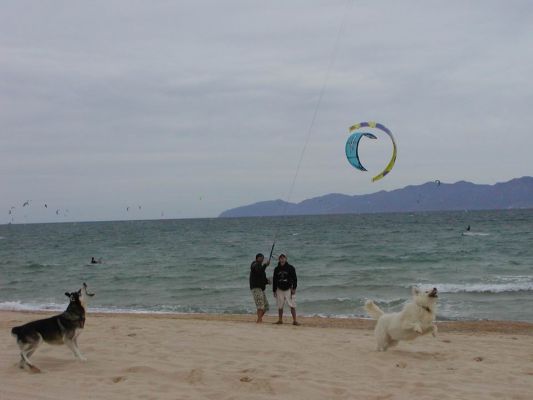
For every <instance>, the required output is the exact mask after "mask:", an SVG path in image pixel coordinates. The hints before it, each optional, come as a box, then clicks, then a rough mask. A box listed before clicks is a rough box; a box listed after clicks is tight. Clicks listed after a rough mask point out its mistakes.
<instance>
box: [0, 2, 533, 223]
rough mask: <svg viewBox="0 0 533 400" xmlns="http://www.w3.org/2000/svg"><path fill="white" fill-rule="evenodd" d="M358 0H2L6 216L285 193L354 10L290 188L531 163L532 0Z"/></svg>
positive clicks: (0, 125)
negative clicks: (351, 156) (383, 132)
mask: <svg viewBox="0 0 533 400" xmlns="http://www.w3.org/2000/svg"><path fill="white" fill-rule="evenodd" d="M350 3H351V0H342V1H340V0H339V1H310V0H302V1H287V0H284V1H249V0H243V1H216V0H213V1H192V0H191V1H181V2H180V1H109V0H105V1H72V0H68V1H37V0H36V1H20V0H16V1H2V6H1V12H0V190H1V196H0V223H5V222H8V221H9V220H10V218H11V216H10V215H8V210H9V208H10V207H11V206H16V207H17V209H16V210H14V211H13V213H14V216H15V217H14V218H15V222H32V221H62V220H103V219H129V218H159V217H160V216H161V212H164V217H165V218H185V217H211V216H216V215H218V214H219V213H220V212H222V211H223V210H225V209H227V208H232V207H236V206H240V205H245V204H248V203H252V202H256V201H261V200H267V199H276V198H286V196H287V192H288V191H289V186H290V184H291V182H292V179H293V176H294V172H295V169H296V165H297V162H298V158H299V156H300V153H301V151H302V148H303V145H304V142H305V139H306V136H307V133H308V129H309V126H310V123H311V118H312V115H313V112H314V108H315V106H316V104H317V100H318V95H319V92H320V89H321V87H322V85H323V84H324V80H325V76H326V71H327V66H328V64H329V62H330V61H331V59H332V54H333V49H334V45H335V39H336V37H337V32H338V31H339V28H340V27H341V22H342V20H343V18H344V17H345V18H346V24H345V25H344V28H343V30H342V32H341V34H340V39H339V43H338V51H337V55H336V57H335V59H334V63H333V67H332V69H331V75H330V79H329V81H328V84H327V86H326V89H325V93H324V97H323V99H322V103H321V106H320V108H319V109H318V114H317V119H316V123H315V125H314V128H313V130H312V132H311V136H310V141H309V146H308V148H307V151H306V153H305V155H304V159H303V163H302V166H301V170H300V174H299V176H298V178H297V180H296V187H295V189H294V195H293V198H292V200H293V201H300V200H303V199H305V198H309V197H312V196H317V195H322V194H326V193H330V192H340V193H347V194H363V193H371V192H375V191H378V190H382V189H385V190H390V189H395V188H400V187H403V186H405V185H409V184H420V183H423V182H426V181H429V180H435V179H440V180H441V181H442V182H456V181H459V180H468V181H473V182H476V183H495V182H499V181H506V180H508V179H511V178H514V177H520V176H524V175H532V174H533V163H532V155H531V154H532V153H531V151H532V149H533V130H532V128H531V127H532V126H533V75H532V71H533V50H532V49H533V3H532V2H530V1H512V0H511V1H482V0H479V1H447V2H444V1H393V0H390V1H375V0H374V1H370V0H369V1H357V0H355V1H354V2H353V7H351V6H350ZM345 14H347V15H345ZM369 120H375V121H379V122H381V123H383V124H385V125H386V126H388V127H389V128H390V129H391V130H392V131H393V133H394V135H395V137H396V140H397V142H398V160H397V163H396V166H395V168H394V169H393V171H392V172H391V173H390V174H389V175H388V176H387V177H385V178H384V179H382V180H381V181H379V182H377V183H372V182H371V177H372V176H374V175H375V174H377V173H378V172H380V171H381V170H382V169H383V168H384V166H385V165H386V164H387V162H388V160H389V158H390V152H391V145H390V141H388V139H387V138H386V137H383V136H380V137H379V138H378V140H372V141H371V140H368V139H367V140H363V141H362V143H361V146H360V147H361V148H360V156H361V158H362V159H363V164H364V165H365V166H366V167H367V169H368V170H369V172H366V173H364V172H360V171H357V170H355V169H353V168H352V167H351V166H350V165H349V164H348V162H347V161H346V159H345V156H344V145H345V142H346V139H347V137H348V136H349V134H348V127H349V126H350V125H351V124H353V123H356V122H361V121H369ZM25 200H32V202H31V203H30V206H29V207H24V208H22V207H21V206H22V203H23V202H24V201H25ZM45 203H46V204H47V205H48V208H47V209H45V208H44V204H45ZM139 205H141V206H142V209H141V210H139V208H138V206H139ZM127 206H130V207H131V208H130V211H129V212H127V211H126V207H127ZM57 209H60V212H59V215H56V213H55V211H56V210H57ZM66 209H68V210H69V212H68V214H65V213H66V211H65V210H66Z"/></svg>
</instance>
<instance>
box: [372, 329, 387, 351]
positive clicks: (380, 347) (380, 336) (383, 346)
mask: <svg viewBox="0 0 533 400" xmlns="http://www.w3.org/2000/svg"><path fill="white" fill-rule="evenodd" d="M375 335H376V341H377V351H387V348H388V347H389V339H388V335H387V334H386V333H384V332H381V331H380V332H375Z"/></svg>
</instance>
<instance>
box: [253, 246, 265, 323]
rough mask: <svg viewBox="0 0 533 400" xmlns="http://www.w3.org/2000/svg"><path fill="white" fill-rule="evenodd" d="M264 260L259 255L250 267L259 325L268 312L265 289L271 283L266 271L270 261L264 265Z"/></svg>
mask: <svg viewBox="0 0 533 400" xmlns="http://www.w3.org/2000/svg"><path fill="white" fill-rule="evenodd" d="M264 259H265V257H264V256H263V255H262V254H261V253H259V254H257V255H256V256H255V261H254V262H252V265H250V290H251V291H252V295H253V297H254V301H255V306H256V308H257V321H256V322H257V323H261V322H263V315H265V313H266V312H267V311H268V300H267V297H266V294H265V288H266V285H268V284H269V283H270V281H269V280H268V279H267V277H266V273H265V269H266V267H268V266H269V264H270V261H267V262H266V263H265V264H263V261H264Z"/></svg>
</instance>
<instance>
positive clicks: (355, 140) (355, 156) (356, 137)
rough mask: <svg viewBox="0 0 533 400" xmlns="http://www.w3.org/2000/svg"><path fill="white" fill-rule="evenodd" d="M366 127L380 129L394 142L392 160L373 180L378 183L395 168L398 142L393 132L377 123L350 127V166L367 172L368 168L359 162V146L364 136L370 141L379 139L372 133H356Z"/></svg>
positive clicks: (347, 145)
mask: <svg viewBox="0 0 533 400" xmlns="http://www.w3.org/2000/svg"><path fill="white" fill-rule="evenodd" d="M364 127H369V128H375V129H379V130H380V131H382V132H385V133H386V134H387V135H389V137H390V139H391V141H392V158H391V159H390V161H389V163H388V164H387V166H386V167H385V169H384V170H383V171H382V172H380V173H379V174H378V175H376V176H374V177H373V178H372V182H376V181H379V180H380V179H382V178H383V177H385V175H387V174H388V173H389V172H390V171H391V170H392V167H394V163H395V162H396V153H397V147H396V141H395V140H394V136H392V132H391V131H390V130H389V129H388V128H387V127H386V126H385V125H382V124H380V123H377V122H360V123H358V124H355V125H352V126H350V129H349V132H350V133H351V135H350V137H349V138H348V140H347V141H346V158H347V159H348V162H349V163H350V165H352V166H353V167H354V168H357V169H358V170H360V171H366V168H365V167H363V164H361V161H360V160H359V151H358V146H359V142H360V140H361V138H362V137H363V136H366V137H368V138H370V139H377V137H376V136H375V135H373V134H372V133H368V132H355V131H357V130H358V129H360V128H364Z"/></svg>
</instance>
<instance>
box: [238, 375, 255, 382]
mask: <svg viewBox="0 0 533 400" xmlns="http://www.w3.org/2000/svg"><path fill="white" fill-rule="evenodd" d="M240 381H241V382H251V381H253V378H250V377H249V376H243V377H241V379H240Z"/></svg>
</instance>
